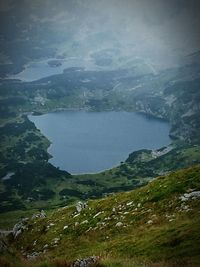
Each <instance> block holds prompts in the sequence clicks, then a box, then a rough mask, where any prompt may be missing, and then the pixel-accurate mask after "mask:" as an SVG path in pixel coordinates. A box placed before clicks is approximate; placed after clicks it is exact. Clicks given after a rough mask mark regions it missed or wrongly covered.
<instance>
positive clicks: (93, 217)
mask: <svg viewBox="0 0 200 267" xmlns="http://www.w3.org/2000/svg"><path fill="white" fill-rule="evenodd" d="M102 213H104V211H100V212H98V213H97V214H95V215H94V217H93V218H96V217H97V216H99V215H100V214H102Z"/></svg>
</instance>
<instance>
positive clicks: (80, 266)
mask: <svg viewBox="0 0 200 267" xmlns="http://www.w3.org/2000/svg"><path fill="white" fill-rule="evenodd" d="M99 259H100V257H98V256H92V257H88V258H86V259H77V260H76V261H74V262H73V263H72V264H71V267H92V266H96V264H97V263H98V261H99Z"/></svg>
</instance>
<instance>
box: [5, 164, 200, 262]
mask: <svg viewBox="0 0 200 267" xmlns="http://www.w3.org/2000/svg"><path fill="white" fill-rule="evenodd" d="M199 190H200V166H199V165H198V166H194V167H193V168H189V169H185V170H181V171H178V172H173V173H171V174H170V175H167V176H161V177H158V178H156V179H154V180H153V181H152V182H151V183H149V184H148V185H146V186H144V187H142V188H140V189H136V190H134V191H130V192H127V193H120V194H114V195H112V196H109V197H106V198H103V199H99V200H90V201H88V206H87V207H86V208H85V209H82V210H81V212H80V213H78V212H77V211H76V208H75V206H66V207H63V208H61V209H59V210H57V211H55V212H52V213H51V214H50V215H48V216H47V217H46V218H43V219H40V218H39V219H29V220H28V221H26V222H25V230H24V231H23V233H22V234H20V235H19V236H18V237H17V239H15V241H14V243H12V244H11V247H10V251H17V254H18V255H19V256H20V254H21V256H22V255H23V256H24V257H26V255H31V254H32V253H33V252H37V253H40V256H39V257H38V258H36V260H35V261H34V264H33V263H32V264H33V266H35V265H36V266H43V264H44V263H45V262H46V264H49V265H47V266H51V265H50V262H51V264H53V262H54V261H52V260H51V259H52V258H53V259H55V260H58V261H59V260H60V262H61V260H63V262H64V260H66V261H68V262H69V261H71V260H74V259H76V258H84V257H88V256H91V255H97V256H100V257H101V262H102V264H103V266H154V265H153V264H154V263H157V264H158V266H187V264H191V266H198V262H199V260H200V258H199V248H200V239H199V230H200V216H199V204H200V203H199V201H200V196H199V193H198V194H197V195H198V196H196V197H192V195H191V194H192V193H191V192H199ZM185 194H186V195H185ZM193 194H194V193H193ZM187 195H188V197H187V198H186V197H185V199H186V200H184V196H187ZM190 195H191V196H190ZM34 244H37V246H35V245H34ZM21 256H20V257H21ZM25 264H26V261H25ZM126 264H127V265H126ZM134 264H135V265H134ZM159 264H160V265H159ZM164 264H166V265H164ZM170 264H171V265H170ZM21 266H23V264H22V265H21ZM25 266H26V265H25ZM52 266H54V265H52ZM60 266H65V265H60ZM155 266H157V265H155ZM188 266H190V265H188Z"/></svg>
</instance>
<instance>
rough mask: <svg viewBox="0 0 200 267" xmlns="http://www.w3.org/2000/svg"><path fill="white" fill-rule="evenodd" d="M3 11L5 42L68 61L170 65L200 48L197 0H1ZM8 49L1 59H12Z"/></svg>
mask: <svg viewBox="0 0 200 267" xmlns="http://www.w3.org/2000/svg"><path fill="white" fill-rule="evenodd" d="M0 10H1V14H6V16H5V17H4V18H3V23H1V25H2V26H1V36H3V38H4V39H5V40H6V38H7V39H9V38H10V39H9V42H11V39H12V36H13V38H15V40H18V41H19V40H21V41H23V44H24V43H26V42H27V45H29V46H30V45H32V46H34V49H36V48H37V49H39V48H40V47H41V46H42V45H43V46H45V45H47V46H50V47H53V48H54V49H56V53H57V54H61V53H66V54H67V56H68V57H69V56H72V57H73V56H79V57H84V58H87V57H88V58H90V57H91V56H93V55H94V54H95V53H97V54H98V53H99V52H101V53H104V55H105V56H110V57H114V58H117V57H118V61H119V60H120V59H121V60H123V59H125V58H132V59H137V58H140V59H142V60H145V61H146V62H149V63H150V64H152V65H153V66H158V67H168V66H170V65H174V64H175V65H176V64H177V63H179V62H180V60H181V59H182V57H183V56H186V55H187V54H190V53H193V52H195V51H198V50H199V49H200V47H199V46H200V45H199V44H200V30H199V25H200V15H199V14H200V2H199V1H198V0H196V1H194V0H190V1H189V0H168V1H164V0H98V1H97V0H65V1H64V0H58V1H54V0H34V1H33V0H32V1H31V0H20V1H19V0H17V1H16V0H13V1H12V0H1V1H0ZM12 21H13V25H12ZM16 22H17V23H16ZM2 32H3V33H2ZM6 32H7V33H6ZM9 32H10V35H9ZM29 33H30V34H29ZM9 49H10V50H9V51H5V52H3V53H4V57H3V56H2V58H7V60H8V59H9V53H13V51H11V50H13V48H12V46H11V48H9ZM2 51H3V49H2ZM3 53H2V54H3Z"/></svg>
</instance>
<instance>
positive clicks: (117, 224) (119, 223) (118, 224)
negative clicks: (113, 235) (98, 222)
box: [115, 222, 123, 227]
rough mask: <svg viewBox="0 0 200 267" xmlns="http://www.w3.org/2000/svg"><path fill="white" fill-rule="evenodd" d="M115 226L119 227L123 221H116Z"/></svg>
mask: <svg viewBox="0 0 200 267" xmlns="http://www.w3.org/2000/svg"><path fill="white" fill-rule="evenodd" d="M115 226H116V227H121V226H123V223H122V222H118V223H116V225H115Z"/></svg>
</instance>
